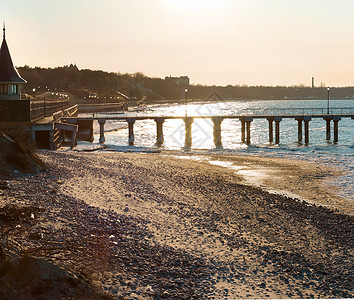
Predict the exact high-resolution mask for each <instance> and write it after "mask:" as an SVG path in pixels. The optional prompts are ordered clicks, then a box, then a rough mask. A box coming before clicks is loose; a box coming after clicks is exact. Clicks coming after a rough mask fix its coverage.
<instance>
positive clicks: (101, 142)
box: [98, 119, 106, 144]
mask: <svg viewBox="0 0 354 300" xmlns="http://www.w3.org/2000/svg"><path fill="white" fill-rule="evenodd" d="M105 123H106V120H105V119H99V120H98V124H100V139H99V142H100V144H103V143H104V142H105V141H106V139H105V137H104V124H105Z"/></svg>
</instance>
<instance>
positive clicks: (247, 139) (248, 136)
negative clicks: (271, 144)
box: [245, 117, 253, 145]
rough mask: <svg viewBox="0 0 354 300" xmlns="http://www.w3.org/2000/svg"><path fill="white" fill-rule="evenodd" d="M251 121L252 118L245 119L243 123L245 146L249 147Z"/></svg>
mask: <svg viewBox="0 0 354 300" xmlns="http://www.w3.org/2000/svg"><path fill="white" fill-rule="evenodd" d="M252 121H253V118H252V117H246V118H245V122H246V132H247V136H246V144H247V145H251V122H252Z"/></svg>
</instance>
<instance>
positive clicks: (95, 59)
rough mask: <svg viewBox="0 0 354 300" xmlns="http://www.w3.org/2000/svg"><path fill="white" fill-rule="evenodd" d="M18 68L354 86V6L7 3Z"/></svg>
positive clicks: (128, 0) (276, 0)
mask: <svg viewBox="0 0 354 300" xmlns="http://www.w3.org/2000/svg"><path fill="white" fill-rule="evenodd" d="M0 8H1V9H0V20H1V19H2V20H3V21H5V24H6V40H7V42H8V46H9V49H10V52H11V55H12V59H13V62H14V64H15V65H16V66H24V65H28V66H30V67H35V66H38V67H57V66H64V65H68V64H71V63H72V64H76V65H77V66H78V68H79V69H93V70H104V71H108V72H117V73H136V72H141V73H143V74H145V75H147V76H149V77H158V78H164V77H165V76H170V75H171V76H188V77H189V78H190V81H191V83H192V84H202V85H222V86H225V85H243V84H245V85H271V86H277V85H281V86H292V85H299V84H304V85H306V86H310V85H311V78H312V77H314V78H315V85H316V86H320V85H321V83H322V85H324V86H354V38H353V37H354V0H70V1H69V0H60V1H58V0H16V1H9V0H0Z"/></svg>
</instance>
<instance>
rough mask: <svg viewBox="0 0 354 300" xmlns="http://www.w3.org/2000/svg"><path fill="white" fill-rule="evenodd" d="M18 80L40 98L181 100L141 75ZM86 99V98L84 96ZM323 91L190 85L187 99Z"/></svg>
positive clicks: (48, 75)
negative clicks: (55, 95) (61, 95)
mask: <svg viewBox="0 0 354 300" xmlns="http://www.w3.org/2000/svg"><path fill="white" fill-rule="evenodd" d="M18 71H19V72H20V74H21V76H22V77H23V78H25V79H26V80H27V83H26V84H25V85H24V92H25V93H27V94H30V95H31V94H34V93H36V94H40V93H44V92H47V91H54V92H56V91H63V92H70V93H72V94H74V95H75V96H76V97H78V98H85V97H86V96H87V95H88V94H90V93H94V94H97V95H98V97H99V98H98V99H100V100H102V101H103V99H112V98H114V99H115V98H117V97H118V93H117V92H120V93H123V94H125V95H127V96H129V97H131V98H134V99H137V100H140V99H141V98H142V97H144V96H145V97H144V98H146V99H147V100H156V99H160V100H163V99H167V100H170V99H183V98H184V97H185V91H184V89H185V87H181V86H178V84H176V83H174V82H173V81H171V80H165V79H162V78H151V77H148V76H145V75H144V74H142V73H134V74H121V73H114V72H105V71H100V70H89V69H82V70H80V69H79V68H78V67H77V66H76V65H72V64H71V65H68V66H63V67H56V68H40V67H34V68H32V67H29V66H24V67H19V68H18ZM85 95H86V96H85ZM327 95H328V94H327V88H324V87H315V88H312V87H307V86H303V85H299V86H290V87H289V86H246V85H242V86H241V85H228V86H204V85H190V86H189V87H188V98H190V99H214V100H219V99H260V100H263V99H326V98H327ZM330 96H331V98H332V99H334V98H338V99H345V98H347V99H354V87H341V88H331V89H330Z"/></svg>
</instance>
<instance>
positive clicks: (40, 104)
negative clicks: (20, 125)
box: [30, 100, 69, 121]
mask: <svg viewBox="0 0 354 300" xmlns="http://www.w3.org/2000/svg"><path fill="white" fill-rule="evenodd" d="M68 106H69V100H50V101H36V100H35V101H31V109H30V110H31V121H33V120H38V119H40V118H43V117H49V116H51V115H53V113H55V112H57V111H59V110H62V109H64V108H67V107H68Z"/></svg>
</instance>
